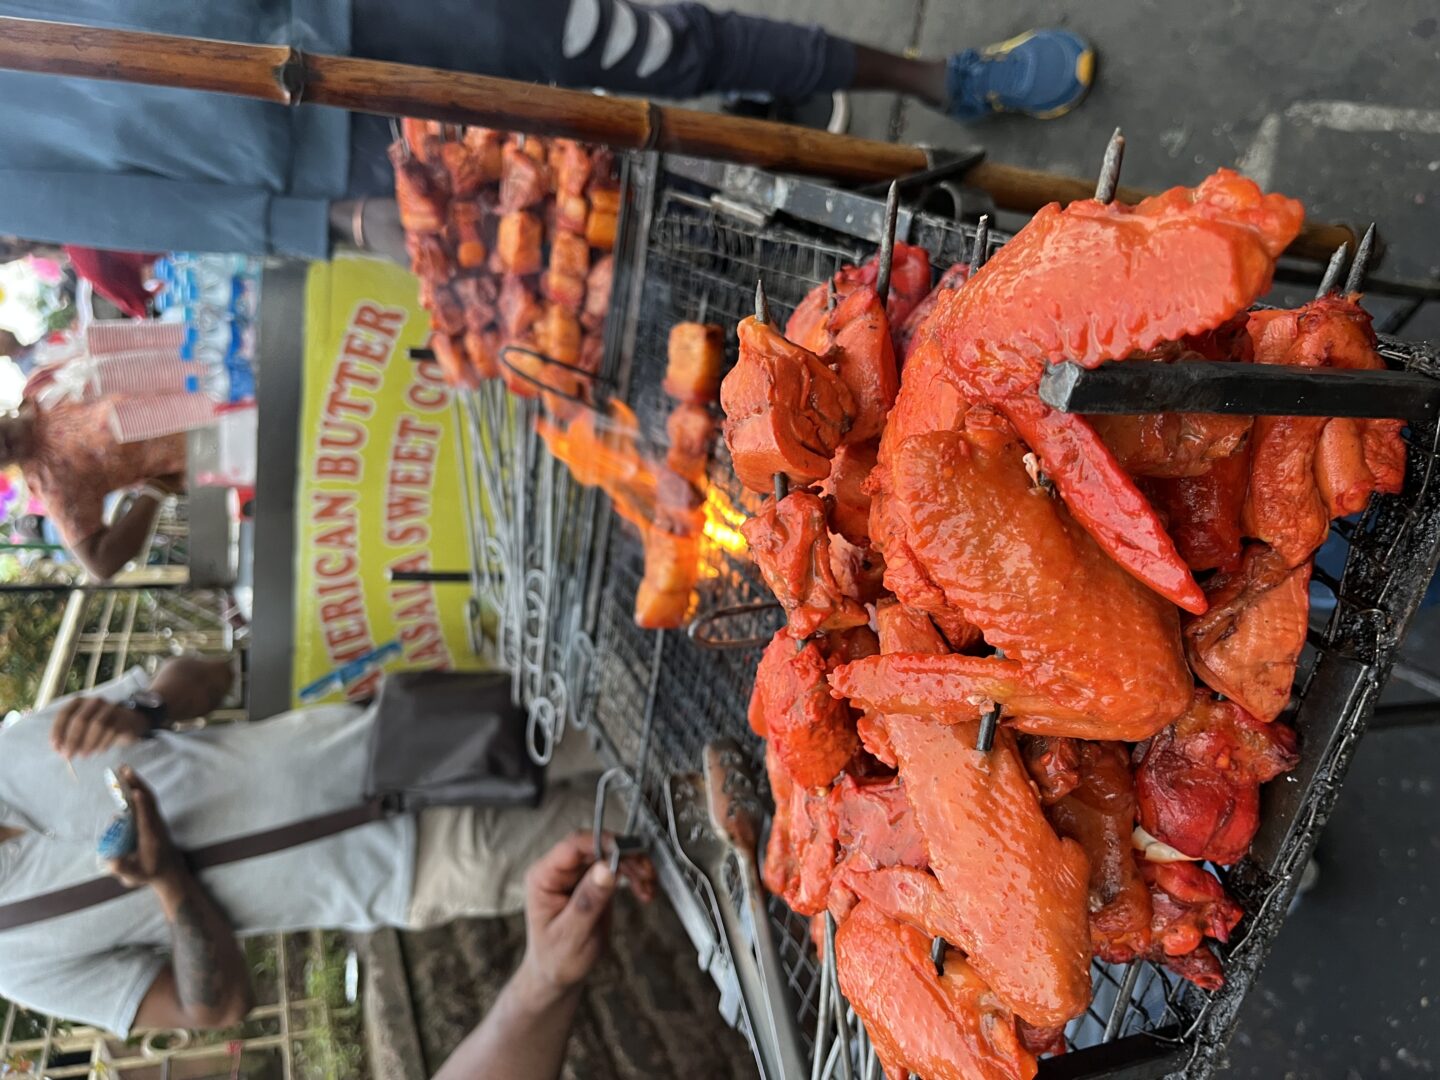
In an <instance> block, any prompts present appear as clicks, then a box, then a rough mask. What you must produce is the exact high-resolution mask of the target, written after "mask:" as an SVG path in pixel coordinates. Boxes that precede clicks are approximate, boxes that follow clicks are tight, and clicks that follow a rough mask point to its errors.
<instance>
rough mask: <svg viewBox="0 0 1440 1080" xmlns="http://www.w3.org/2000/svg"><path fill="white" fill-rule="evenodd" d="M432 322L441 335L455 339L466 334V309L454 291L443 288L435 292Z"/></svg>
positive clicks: (431, 314) (431, 313) (431, 315)
mask: <svg viewBox="0 0 1440 1080" xmlns="http://www.w3.org/2000/svg"><path fill="white" fill-rule="evenodd" d="M430 322H431V325H432V326H434V328H435V329H436V330H437V331H438V332H439V333H441V334H448V335H450V336H452V337H455V336H458V335H460V334H463V333H464V332H465V307H464V305H463V304H461V303H460V298H459V297H457V296H456V295H455V290H454V289H452V288H450V287H449V286H441V287H440V288H437V289H436V290H435V294H434V297H433V298H432V306H431V308H430Z"/></svg>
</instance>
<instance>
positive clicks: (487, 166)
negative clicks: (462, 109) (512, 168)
mask: <svg viewBox="0 0 1440 1080" xmlns="http://www.w3.org/2000/svg"><path fill="white" fill-rule="evenodd" d="M461 141H462V142H464V143H465V145H466V146H467V147H469V148H470V152H471V153H472V154H474V155H475V159H476V160H477V161H478V162H479V163H480V171H481V174H482V175H483V176H484V178H485V183H487V184H493V183H494V182H495V181H497V180H499V179H500V176H501V174H502V173H503V172H504V144H505V137H504V136H503V135H502V134H501V133H500V132H498V131H494V130H492V129H490V128H482V127H468V128H466V129H465V135H464V136H463V138H462V140H461Z"/></svg>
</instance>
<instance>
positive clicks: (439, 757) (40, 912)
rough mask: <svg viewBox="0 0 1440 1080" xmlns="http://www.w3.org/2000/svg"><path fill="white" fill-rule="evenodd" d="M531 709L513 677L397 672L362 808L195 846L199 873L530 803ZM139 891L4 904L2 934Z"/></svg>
mask: <svg viewBox="0 0 1440 1080" xmlns="http://www.w3.org/2000/svg"><path fill="white" fill-rule="evenodd" d="M525 728H526V716H525V710H524V709H522V708H520V707H519V706H517V705H515V704H514V703H513V702H512V701H511V699H510V676H509V675H506V674H505V673H503V672H480V673H475V674H470V673H464V672H445V671H417V672H405V673H401V674H397V675H391V676H388V677H387V678H386V679H385V682H384V683H383V684H382V685H381V688H380V698H379V703H378V708H377V710H376V718H375V728H374V732H373V734H372V736H371V743H370V767H369V774H368V776H367V777H366V787H365V792H366V801H365V802H363V803H361V804H360V805H358V806H353V807H350V808H349V809H346V810H339V811H336V812H334V813H330V814H324V815H321V816H320V817H314V818H308V819H306V820H304V821H295V822H291V823H290V824H288V825H281V826H279V827H278V828H274V829H266V830H265V831H263V832H257V833H249V834H247V835H245V836H237V837H235V838H233V839H231V840H223V841H221V842H220V843H218V844H211V845H210V846H209V847H205V848H201V849H199V850H198V851H191V852H188V853H187V855H186V861H187V862H188V863H189V865H190V868H191V869H192V870H193V871H195V872H197V873H198V872H199V871H201V870H209V869H211V868H213V867H217V866H228V865H230V864H231V863H237V862H243V861H244V860H246V859H258V858H260V857H261V856H264V855H273V854H275V853H276V852H280V851H288V850H289V849H290V848H294V847H299V846H301V845H302V844H310V843H314V842H315V841H317V840H324V839H327V838H329V837H331V836H335V835H337V834H339V833H342V832H346V831H348V830H350V829H354V828H358V827H359V826H361V825H368V824H369V823H370V822H372V821H380V820H382V819H384V818H386V817H390V816H392V815H394V814H402V813H411V812H414V811H417V810H423V809H424V808H425V807H427V806H495V807H506V808H509V807H527V806H536V805H538V804H539V802H540V799H541V797H542V796H543V795H544V793H545V770H544V769H543V768H542V767H541V766H539V765H536V764H535V763H534V762H533V761H531V760H530V754H529V751H528V750H526V748H525ZM129 892H131V890H130V889H128V888H126V887H125V886H124V885H122V884H120V882H119V881H118V880H116V879H115V878H113V877H104V878H96V879H94V880H92V881H85V882H82V883H80V884H79V885H71V886H69V887H67V888H64V889H56V890H55V891H54V892H49V893H44V894H42V895H40V896H32V897H29V898H28V899H25V900H19V901H16V902H14V903H11V904H4V905H0V932H4V931H6V930H13V929H16V928H17V927H21V926H29V925H31V924H33V923H38V922H44V921H46V920H48V919H55V918H59V917H60V916H61V915H70V914H72V913H74V912H76V911H84V910H85V909H86V908H91V907H95V906H97V905H99V904H104V903H107V902H109V901H111V900H116V899H118V898H120V897H122V896H124V895H126V894H127V893H129Z"/></svg>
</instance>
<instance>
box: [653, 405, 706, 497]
mask: <svg viewBox="0 0 1440 1080" xmlns="http://www.w3.org/2000/svg"><path fill="white" fill-rule="evenodd" d="M665 435H666V437H667V438H668V439H669V441H670V447H669V449H668V450H667V451H666V454H665V464H666V465H667V466H668V467H669V468H670V469H671V470H673V471H674V472H675V473H676V474H678V475H680V476H683V477H684V478H685V479H686V480H687V481H688V482H689V483H691V484H693V485H694V486H695V487H697V488H703V487H704V486H705V475H706V473H707V471H708V469H709V462H710V450H711V447H713V446H714V444H715V421H714V419H712V418H711V416H710V413H709V412H708V411H707V410H705V409H703V408H701V407H700V406H699V405H677V406H676V407H675V409H674V410H673V411H672V412H671V413H670V416H669V417H668V418H667V419H666V421H665Z"/></svg>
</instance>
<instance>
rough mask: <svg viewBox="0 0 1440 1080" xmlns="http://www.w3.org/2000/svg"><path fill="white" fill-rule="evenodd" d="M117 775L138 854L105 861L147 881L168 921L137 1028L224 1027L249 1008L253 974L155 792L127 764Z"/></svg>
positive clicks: (138, 881)
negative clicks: (164, 959) (166, 946)
mask: <svg viewBox="0 0 1440 1080" xmlns="http://www.w3.org/2000/svg"><path fill="white" fill-rule="evenodd" d="M121 778H122V780H123V781H124V782H125V784H126V785H127V786H128V788H129V790H130V798H131V802H132V804H133V806H134V808H135V829H136V832H137V833H138V835H139V843H138V845H137V846H136V849H135V853H134V854H133V855H129V856H127V857H126V858H124V859H120V860H117V861H116V862H113V863H111V864H110V869H111V872H112V873H114V874H115V876H116V877H118V878H119V879H120V880H121V881H122V882H124V883H125V884H127V885H132V886H137V887H138V886H149V887H150V888H151V889H152V890H153V891H154V893H155V896H156V899H158V900H159V901H160V906H161V909H162V910H163V911H164V912H165V919H166V921H167V922H168V923H169V924H170V948H171V960H170V966H169V967H168V968H166V969H165V971H163V972H161V974H160V976H159V977H158V978H157V979H156V980H155V983H154V984H153V985H152V986H151V987H150V990H149V992H148V993H147V994H146V995H145V999H144V1000H143V1001H142V1002H141V1003H140V1009H139V1011H138V1012H137V1013H136V1016H135V1026H136V1027H164V1028H170V1027H177V1028H223V1027H232V1026H234V1025H235V1024H238V1023H240V1022H241V1021H242V1020H244V1019H245V1017H246V1015H247V1014H248V1013H249V1012H250V1009H251V1008H252V1006H253V991H252V989H251V986H250V973H249V971H248V970H247V969H246V966H245V954H244V953H242V952H241V951H240V944H239V942H238V941H236V939H235V931H234V928H233V927H231V925H230V920H229V919H228V918H227V917H226V915H225V913H224V912H223V911H221V910H220V907H219V905H218V904H216V903H215V900H214V898H213V897H211V896H210V894H209V893H208V892H207V891H206V890H205V886H204V885H202V884H201V883H200V880H199V879H198V878H196V877H195V875H194V874H192V873H191V872H190V870H189V868H188V867H187V866H186V865H185V862H184V859H183V858H182V856H181V855H180V853H179V852H178V851H177V850H176V849H175V845H174V844H173V843H172V842H171V840H170V834H169V832H168V831H166V829H165V823H164V821H163V820H162V819H161V817H160V811H159V809H158V808H157V807H156V805H155V797H154V795H153V793H152V792H151V791H150V789H149V788H148V787H146V786H145V784H143V783H142V782H141V781H140V779H139V778H138V777H137V776H136V775H135V773H134V771H133V770H132V769H130V768H128V767H127V768H126V769H125V770H123V772H122V777H121Z"/></svg>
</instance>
